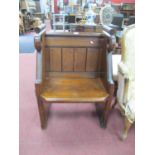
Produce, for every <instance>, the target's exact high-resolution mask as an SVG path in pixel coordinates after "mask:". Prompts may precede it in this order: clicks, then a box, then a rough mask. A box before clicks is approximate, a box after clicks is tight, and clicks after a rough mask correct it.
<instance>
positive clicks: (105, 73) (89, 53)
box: [34, 30, 114, 129]
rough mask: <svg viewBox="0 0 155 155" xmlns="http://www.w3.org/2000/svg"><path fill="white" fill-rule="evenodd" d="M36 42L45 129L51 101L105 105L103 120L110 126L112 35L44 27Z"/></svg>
mask: <svg viewBox="0 0 155 155" xmlns="http://www.w3.org/2000/svg"><path fill="white" fill-rule="evenodd" d="M34 43H35V48H36V51H37V52H36V55H37V56H36V81H35V92H36V98H37V102H38V110H39V114H40V122H41V128H42V129H44V128H46V126H47V119H48V111H49V106H50V104H51V103H77V104H78V103H83V104H86V103H95V105H98V104H99V103H100V104H104V108H103V109H102V115H100V119H99V120H100V125H101V126H102V127H106V124H107V119H108V114H109V111H110V109H111V102H112V96H113V92H114V83H113V80H112V64H111V37H110V35H108V34H107V33H84V32H81V33H71V32H70V33H56V32H55V33H52V32H51V33H50V32H49V33H47V32H45V30H42V31H41V32H40V33H39V34H37V35H36V36H35V39H34Z"/></svg>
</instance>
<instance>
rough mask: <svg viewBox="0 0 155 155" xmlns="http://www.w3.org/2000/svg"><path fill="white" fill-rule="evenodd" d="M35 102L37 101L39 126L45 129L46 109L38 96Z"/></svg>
mask: <svg viewBox="0 0 155 155" xmlns="http://www.w3.org/2000/svg"><path fill="white" fill-rule="evenodd" d="M37 102H38V110H39V116H40V123H41V128H42V129H45V128H46V126H47V118H48V116H47V115H48V114H47V110H46V107H45V105H44V103H43V101H42V100H41V99H39V98H38V101H37Z"/></svg>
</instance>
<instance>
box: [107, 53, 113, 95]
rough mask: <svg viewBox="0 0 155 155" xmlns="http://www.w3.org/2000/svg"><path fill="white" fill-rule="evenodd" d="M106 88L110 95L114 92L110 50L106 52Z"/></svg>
mask: <svg viewBox="0 0 155 155" xmlns="http://www.w3.org/2000/svg"><path fill="white" fill-rule="evenodd" d="M106 59H107V79H106V80H107V90H108V93H109V94H110V95H112V96H113V94H114V81H113V70H112V52H107V57H106Z"/></svg>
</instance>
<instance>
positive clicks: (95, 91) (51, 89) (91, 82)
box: [41, 78, 108, 103]
mask: <svg viewBox="0 0 155 155" xmlns="http://www.w3.org/2000/svg"><path fill="white" fill-rule="evenodd" d="M41 97H42V98H43V99H44V100H46V101H50V102H70V103H71V102H103V101H104V100H105V98H106V97H108V93H107V92H106V90H105V88H104V86H103V83H102V81H101V80H100V78H94V79H92V78H50V79H48V80H46V82H45V87H44V89H43V92H42V94H41Z"/></svg>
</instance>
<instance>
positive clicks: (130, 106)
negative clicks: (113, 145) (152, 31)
mask: <svg viewBox="0 0 155 155" xmlns="http://www.w3.org/2000/svg"><path fill="white" fill-rule="evenodd" d="M134 34H135V25H131V26H128V27H126V28H125V29H124V31H123V36H122V42H121V44H122V57H121V61H120V63H119V64H118V77H117V81H118V90H117V97H116V98H117V100H116V102H117V103H118V105H119V107H120V110H121V113H122V114H123V116H125V120H124V122H125V123H124V131H123V134H122V139H125V138H126V137H127V134H128V130H129V129H130V127H131V125H132V124H133V123H134V121H135V108H134V105H135V85H134V84H135V65H134V64H135V60H134V55H135V46H134V43H135V42H134Z"/></svg>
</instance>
